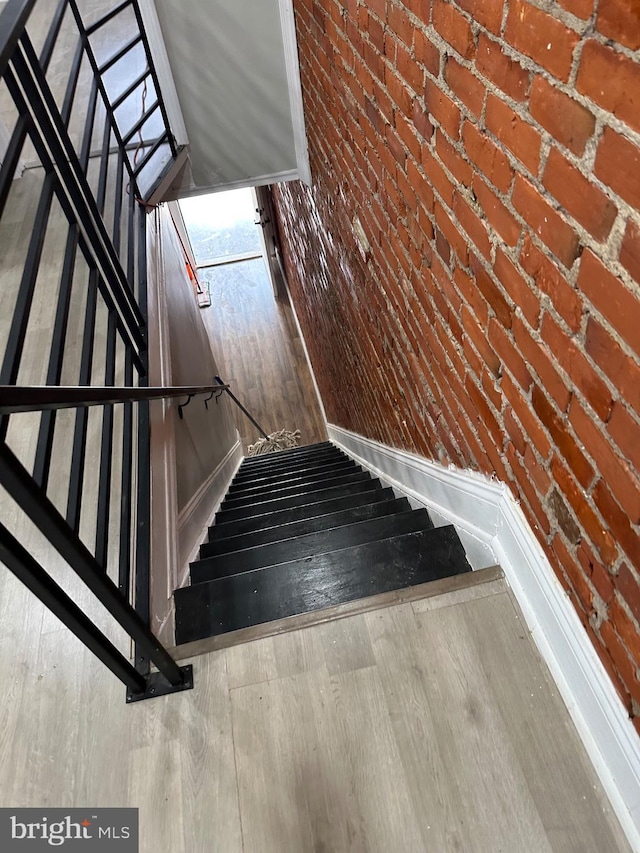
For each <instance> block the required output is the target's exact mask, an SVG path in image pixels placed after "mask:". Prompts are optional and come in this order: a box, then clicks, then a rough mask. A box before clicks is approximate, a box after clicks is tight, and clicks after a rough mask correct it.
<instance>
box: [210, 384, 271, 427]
mask: <svg viewBox="0 0 640 853" xmlns="http://www.w3.org/2000/svg"><path fill="white" fill-rule="evenodd" d="M216 382H217V383H218V386H217V390H219V391H226V392H227V394H228V395H229V396H230V397H231V399H232V400H233V402H234V403H235V404H236V406H238V408H239V409H240V410H241V411H242V412H244V414H245V415H246V416H247V417H248V418H249V420H250V421H251V423H252V424H253V425H254V427H255V428H256V429H257V430H258V432H259V433H260V435H261V436H262V437H263V438H266V439H268V438H269V436H268V435H267V434H266V432H265V431H264V430H263V429H262V427H261V426H260V424H259V423H258V421H256V420H255V418H254V417H253V416H252V415H250V414H249V412H248V411H247V410H246V409H245V407H244V406H243V405H242V403H241V402H240V400H238V398H237V397H236V396H235V394H233V393H232V392H231V390H230V388H229V386H228V385H225V383H224V382H223V381H222V379H220V377H219V376H216Z"/></svg>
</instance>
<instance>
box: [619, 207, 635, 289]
mask: <svg viewBox="0 0 640 853" xmlns="http://www.w3.org/2000/svg"><path fill="white" fill-rule="evenodd" d="M620 263H621V264H622V266H623V267H625V268H626V269H627V270H628V271H629V272H630V273H631V275H632V276H633V277H634V278H635V280H636V281H637V282H640V226H638V225H637V223H635V222H634V221H633V219H630V220H629V221H628V222H627V227H626V230H625V232H624V239H623V240H622V246H621V247H620Z"/></svg>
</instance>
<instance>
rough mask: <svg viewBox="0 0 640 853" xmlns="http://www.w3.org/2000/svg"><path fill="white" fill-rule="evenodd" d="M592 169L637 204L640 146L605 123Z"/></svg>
mask: <svg viewBox="0 0 640 853" xmlns="http://www.w3.org/2000/svg"><path fill="white" fill-rule="evenodd" d="M638 85H640V78H639V80H638ZM638 99H639V100H640V94H639V95H638ZM594 171H595V174H596V176H597V177H598V178H600V180H601V181H603V182H604V183H605V184H607V186H609V187H611V189H612V190H613V191H614V192H616V193H618V195H619V196H621V197H622V198H623V199H625V201H628V202H629V204H631V205H633V207H635V208H636V209H638V208H640V148H638V146H637V145H634V144H633V143H632V142H630V141H629V140H628V139H625V137H624V136H620V134H618V133H616V132H615V130H612V129H611V128H610V127H606V128H605V130H604V133H603V135H602V139H601V140H600V145H599V146H598V153H597V155H596V163H595V168H594Z"/></svg>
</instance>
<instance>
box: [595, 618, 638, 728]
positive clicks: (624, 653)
mask: <svg viewBox="0 0 640 853" xmlns="http://www.w3.org/2000/svg"><path fill="white" fill-rule="evenodd" d="M600 633H601V634H602V639H603V640H604V642H605V643H606V646H607V652H608V654H609V657H610V659H611V662H612V664H613V668H614V672H613V673H612V672H611V671H609V674H610V675H611V676H612V677H613V682H614V684H615V686H616V688H617V690H618V693H620V696H621V698H622V701H623V703H624V705H625V708H626V710H627V713H628V714H629V715H630V716H631V714H632V711H633V703H632V701H631V696H630V692H631V689H633V690H634V692H635V684H634V682H636V678H635V666H634V664H633V663H632V661H631V658H630V655H629V652H628V650H627V649H626V648H625V647H624V644H623V643H622V642H621V641H620V638H619V636H618V634H617V632H616V631H615V629H614V628H613V625H612V624H611V623H610V622H604V623H603V624H602V627H601V628H600ZM607 669H609V668H608V667H607Z"/></svg>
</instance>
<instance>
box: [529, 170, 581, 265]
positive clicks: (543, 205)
mask: <svg viewBox="0 0 640 853" xmlns="http://www.w3.org/2000/svg"><path fill="white" fill-rule="evenodd" d="M513 206H514V207H515V209H516V210H517V211H518V213H520V215H521V216H522V218H523V219H524V220H525V222H526V223H527V224H528V225H529V227H530V228H531V229H532V231H533V232H534V233H535V234H537V236H538V237H539V238H540V239H541V240H542V242H543V243H545V244H546V245H547V246H548V247H549V248H550V249H551V251H552V252H553V254H554V255H555V256H556V258H558V260H559V261H560V263H562V264H564V266H565V267H567V268H571V266H572V265H573V262H574V261H575V259H576V258H577V256H578V235H577V234H576V232H575V231H574V230H573V228H572V227H571V226H570V225H569V224H568V223H566V222H565V221H564V219H562V217H561V216H560V214H558V213H556V211H555V210H554V209H553V208H552V207H551V206H550V205H549V204H548V203H547V202H546V201H545V200H544V199H543V198H542V196H541V195H540V193H539V192H538V190H537V189H536V188H535V187H534V186H533V184H531V183H529V181H527V180H525V179H524V178H523V177H522V176H521V175H517V176H516V182H515V186H514V190H513Z"/></svg>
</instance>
